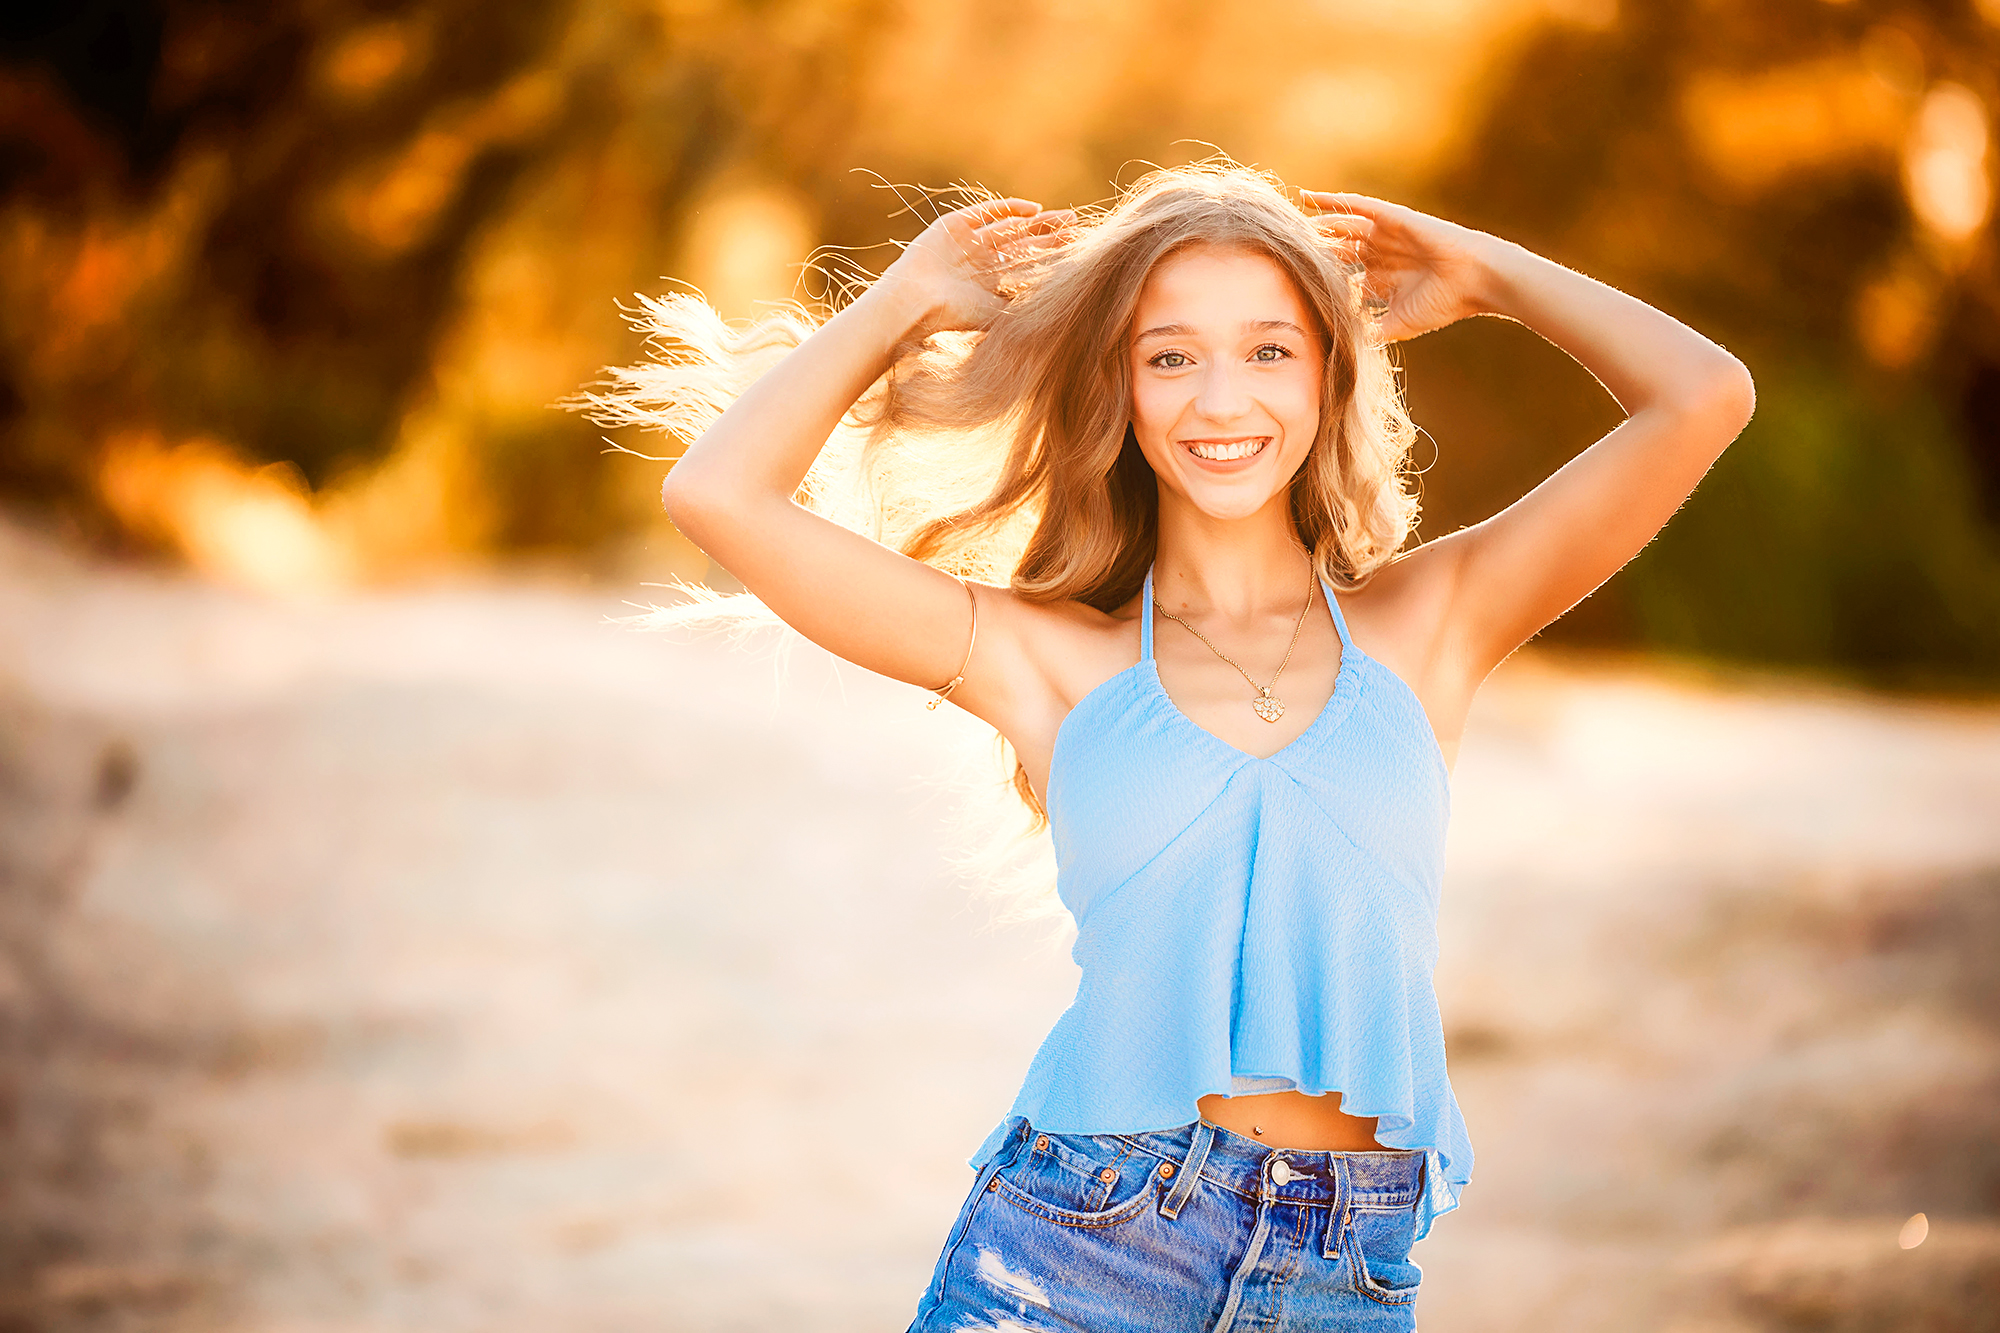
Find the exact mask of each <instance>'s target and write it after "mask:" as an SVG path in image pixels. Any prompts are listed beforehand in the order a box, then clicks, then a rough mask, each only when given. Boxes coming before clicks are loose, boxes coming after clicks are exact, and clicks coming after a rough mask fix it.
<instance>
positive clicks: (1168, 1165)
mask: <svg viewBox="0 0 2000 1333" xmlns="http://www.w3.org/2000/svg"><path fill="white" fill-rule="evenodd" d="M1173 1178H1174V1164H1173V1163H1172V1162H1162V1163H1160V1179H1161V1180H1172V1179H1173Z"/></svg>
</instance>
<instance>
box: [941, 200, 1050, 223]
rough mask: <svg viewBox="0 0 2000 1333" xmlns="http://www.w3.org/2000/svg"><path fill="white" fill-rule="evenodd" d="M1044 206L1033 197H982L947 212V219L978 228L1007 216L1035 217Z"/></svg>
mask: <svg viewBox="0 0 2000 1333" xmlns="http://www.w3.org/2000/svg"><path fill="white" fill-rule="evenodd" d="M1041 211H1042V206H1041V205H1040V204H1038V203H1036V202H1035V201H1034V200H1032V199H981V200H979V201H978V202H976V203H970V204H967V205H966V206H965V207H963V208H954V209H953V210H952V211H951V212H949V213H947V214H945V215H944V216H945V220H946V221H949V222H957V223H960V224H962V225H964V226H966V227H969V228H972V229H974V230H977V229H978V228H980V227H984V226H986V225H987V224H988V223H990V222H997V221H999V220H1000V219H1001V218H1006V217H1033V216H1034V215H1035V214H1037V213H1039V212H1041Z"/></svg>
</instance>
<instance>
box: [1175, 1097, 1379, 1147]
mask: <svg viewBox="0 0 2000 1333" xmlns="http://www.w3.org/2000/svg"><path fill="white" fill-rule="evenodd" d="M1195 1105H1196V1106H1197V1107H1199V1108H1200V1110H1201V1118H1202V1119H1204V1120H1206V1121H1208V1122H1209V1123H1210V1124H1211V1125H1220V1126H1221V1127H1222V1128H1224V1129H1226V1130H1229V1131H1231V1132H1232V1133H1236V1134H1241V1135H1242V1136H1243V1137H1244V1138H1246V1139H1255V1140H1256V1141H1257V1142H1259V1143H1262V1144H1265V1145H1266V1146H1268V1147H1272V1148H1295V1149H1297V1150H1298V1151H1300V1152H1385V1151H1388V1150H1387V1149H1385V1148H1383V1146H1382V1145H1381V1144H1379V1143H1377V1142H1376V1141H1375V1117H1373V1116H1358V1115H1348V1114H1347V1113H1346V1112H1345V1111H1342V1110H1341V1109H1340V1094H1339V1093H1337V1092H1329V1093H1328V1094H1326V1095H1325V1096H1324V1097H1308V1096H1306V1095H1305V1094H1304V1093H1302V1092H1263V1093H1256V1094H1254V1095H1250V1096H1244V1097H1225V1096H1223V1095H1222V1094H1220V1093H1211V1094H1210V1095H1208V1096H1206V1097H1204V1098H1202V1099H1201V1100H1200V1101H1199V1102H1197V1103H1196V1104H1195Z"/></svg>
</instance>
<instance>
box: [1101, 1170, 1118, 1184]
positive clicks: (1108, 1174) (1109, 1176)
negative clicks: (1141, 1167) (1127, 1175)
mask: <svg viewBox="0 0 2000 1333" xmlns="http://www.w3.org/2000/svg"><path fill="white" fill-rule="evenodd" d="M1097 1178H1098V1179H1099V1180H1101V1181H1103V1182H1104V1183H1105V1184H1107V1185H1109V1184H1110V1183H1111V1182H1112V1181H1114V1180H1116V1179H1118V1173H1117V1172H1116V1171H1113V1170H1112V1169H1111V1168H1110V1167H1108V1166H1107V1167H1105V1168H1104V1169H1103V1170H1102V1171H1099V1172H1098V1173H1097Z"/></svg>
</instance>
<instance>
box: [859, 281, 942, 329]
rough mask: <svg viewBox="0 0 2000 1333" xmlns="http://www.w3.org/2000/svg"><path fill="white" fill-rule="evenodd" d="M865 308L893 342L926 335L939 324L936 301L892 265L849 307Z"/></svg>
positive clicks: (871, 318) (871, 320) (860, 309)
mask: <svg viewBox="0 0 2000 1333" xmlns="http://www.w3.org/2000/svg"><path fill="white" fill-rule="evenodd" d="M848 309H849V310H854V311H857V312H863V313H865V314H866V316H867V318H868V320H869V322H870V324H871V325H873V326H874V327H875V328H876V329H877V330H878V331H879V332H880V333H881V334H882V335H883V336H884V337H886V338H887V339H888V341H889V343H890V344H891V345H894V344H896V343H900V342H906V341H908V340H910V339H913V338H922V337H924V336H925V335H926V334H928V333H930V332H932V331H933V330H934V329H935V328H936V327H937V322H938V319H937V317H938V310H937V307H936V304H935V302H933V301H932V300H931V299H930V298H929V296H928V295H927V294H926V293H924V292H923V291H922V289H921V288H920V287H919V286H918V285H917V284H916V283H913V282H909V281H907V280H905V279H904V278H903V276H902V275H901V274H900V273H897V272H896V271H895V269H894V268H893V267H892V268H890V270H889V271H888V272H886V273H884V274H883V275H882V276H881V277H879V278H877V279H876V280H875V281H874V283H872V284H871V285H870V286H869V288H868V290H867V291H865V292H863V293H862V294H861V295H860V296H859V297H857V298H856V299H855V301H854V304H853V305H851V306H849V307H848Z"/></svg>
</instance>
